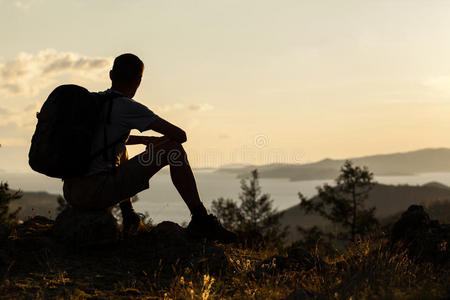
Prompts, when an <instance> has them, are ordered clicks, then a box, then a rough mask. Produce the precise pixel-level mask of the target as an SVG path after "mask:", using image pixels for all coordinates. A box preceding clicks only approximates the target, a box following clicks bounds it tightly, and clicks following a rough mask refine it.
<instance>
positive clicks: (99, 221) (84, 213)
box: [53, 207, 120, 248]
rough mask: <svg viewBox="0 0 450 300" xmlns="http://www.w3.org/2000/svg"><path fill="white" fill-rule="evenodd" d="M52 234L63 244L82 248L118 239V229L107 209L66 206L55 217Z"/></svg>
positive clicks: (105, 243) (106, 243) (113, 241)
mask: <svg viewBox="0 0 450 300" xmlns="http://www.w3.org/2000/svg"><path fill="white" fill-rule="evenodd" d="M53 236H54V237H55V238H56V239H57V240H58V241H60V242H62V243H63V244H66V245H69V246H73V247H76V248H80V247H81V248H84V247H91V246H102V245H108V244H111V243H115V242H117V241H118V240H119V237H120V230H119V227H118V224H117V220H116V218H114V216H113V215H112V213H111V212H110V211H109V210H79V209H75V208H72V207H68V208H66V209H65V210H64V211H62V212H61V213H60V214H59V215H58V217H57V218H56V220H55V224H54V225H53Z"/></svg>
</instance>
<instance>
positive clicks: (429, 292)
mask: <svg viewBox="0 0 450 300" xmlns="http://www.w3.org/2000/svg"><path fill="white" fill-rule="evenodd" d="M221 247H224V248H225V254H226V256H227V258H228V260H229V263H228V264H227V265H226V266H225V265H224V267H223V269H222V270H220V271H219V272H217V271H215V272H209V271H208V266H207V265H206V267H205V266H203V267H201V268H199V267H197V266H195V265H192V266H189V265H188V266H186V265H183V264H181V263H179V262H177V261H172V262H171V263H167V262H163V261H162V260H157V259H155V258H154V257H153V258H149V257H140V256H139V254H138V253H136V252H134V255H128V254H129V253H128V252H127V253H128V254H127V255H124V252H123V251H122V250H119V251H109V252H108V251H105V250H104V249H103V250H96V251H90V252H89V253H78V254H67V253H66V254H64V255H62V254H57V255H55V253H54V252H48V251H33V252H28V253H21V256H16V257H14V259H13V260H12V261H11V262H10V263H9V267H8V270H7V272H6V273H5V274H4V276H3V278H2V282H1V286H0V298H1V299H13V298H16V299H24V298H26V299H108V298H110V299H112V298H114V299H130V298H142V299H282V298H285V297H287V296H288V295H289V294H291V293H292V292H293V291H295V290H298V289H304V290H306V291H308V292H309V293H310V294H311V295H313V297H314V295H316V296H317V295H321V296H322V299H439V298H440V297H444V295H447V296H448V295H450V272H449V270H447V269H445V268H444V267H442V268H437V267H435V266H433V265H431V264H427V263H421V264H419V263H414V262H413V261H412V260H410V259H409V258H408V256H407V255H406V253H404V252H395V253H392V252H390V251H389V250H388V249H387V247H386V246H385V244H384V242H383V241H382V240H378V241H374V240H368V241H363V242H358V243H354V244H352V245H350V246H349V247H348V249H346V250H345V251H343V252H341V253H339V254H338V255H336V256H334V257H332V258H331V257H328V258H327V257H325V258H324V257H322V259H324V260H325V261H326V262H327V264H325V265H317V266H315V267H313V268H311V269H309V270H294V271H283V270H279V272H277V271H276V270H277V268H276V267H274V270H275V271H274V272H270V273H266V274H260V275H259V276H258V275H257V274H256V273H255V270H256V269H257V267H258V265H259V264H260V262H261V261H262V260H264V259H266V258H270V257H272V256H273V255H274V254H280V255H283V254H284V253H283V251H281V252H279V251H277V250H268V249H263V250H258V251H256V250H248V249H247V250H245V249H239V248H235V247H230V246H221ZM314 255H315V254H314ZM273 264H274V265H276V261H274V262H273ZM443 299H444V298H443Z"/></svg>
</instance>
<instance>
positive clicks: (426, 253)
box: [390, 205, 450, 265]
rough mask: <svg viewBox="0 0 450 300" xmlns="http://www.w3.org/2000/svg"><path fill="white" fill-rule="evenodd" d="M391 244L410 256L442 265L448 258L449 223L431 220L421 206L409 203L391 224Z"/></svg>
mask: <svg viewBox="0 0 450 300" xmlns="http://www.w3.org/2000/svg"><path fill="white" fill-rule="evenodd" d="M390 239H391V244H392V245H393V246H397V247H401V248H405V249H406V250H407V251H408V254H409V256H410V257H412V258H416V259H419V260H424V261H429V262H433V263H436V264H439V265H443V264H446V263H448V262H449V258H450V247H449V245H450V225H449V224H440V223H439V222H438V221H436V220H431V219H430V216H429V215H428V214H427V213H426V212H425V210H424V209H423V207H422V206H419V205H411V206H410V207H409V208H408V210H407V211H406V212H404V213H403V214H402V215H401V217H400V219H399V220H398V221H397V222H396V223H395V224H394V225H393V227H392V231H391V237H390Z"/></svg>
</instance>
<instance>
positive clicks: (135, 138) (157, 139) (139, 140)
mask: <svg viewBox="0 0 450 300" xmlns="http://www.w3.org/2000/svg"><path fill="white" fill-rule="evenodd" d="M168 140H169V138H168V137H166V136H142V135H130V136H129V137H128V140H127V142H126V145H140V144H142V145H146V146H148V145H149V144H154V145H158V144H160V143H164V142H166V141H168Z"/></svg>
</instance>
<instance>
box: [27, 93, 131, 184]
mask: <svg viewBox="0 0 450 300" xmlns="http://www.w3.org/2000/svg"><path fill="white" fill-rule="evenodd" d="M118 96H120V95H119V94H115V93H110V94H105V95H101V94H99V93H91V92H89V91H88V90H87V89H85V88H83V87H81V86H77V85H72V84H69V85H61V86H59V87H57V88H56V89H54V90H53V92H51V94H50V95H49V96H48V98H47V100H46V101H45V102H44V104H43V105H42V108H41V110H40V112H38V113H37V114H36V117H37V119H38V123H37V125H36V130H35V132H34V134H33V137H32V139H31V147H30V152H29V154H28V158H29V161H28V162H29V165H30V167H31V168H32V169H33V170H34V171H37V172H39V173H42V174H45V175H47V176H50V177H56V178H61V179H66V178H73V177H81V176H83V175H84V174H86V173H87V172H88V170H89V165H90V163H91V161H92V159H93V158H95V157H96V156H98V155H100V154H102V153H103V154H104V155H105V157H106V151H107V149H108V148H110V147H112V146H114V145H115V144H117V143H118V142H120V141H121V140H122V137H121V139H119V140H117V141H114V142H113V143H111V144H108V141H107V139H106V124H107V123H108V122H110V114H111V109H112V103H113V101H112V99H114V98H116V97H118ZM105 104H109V108H108V110H107V113H106V116H105V114H103V113H102V111H103V110H102V108H103V105H105ZM102 123H103V124H105V137H104V138H105V140H104V148H103V149H101V150H99V151H97V152H96V153H92V141H93V138H94V134H95V132H96V129H98V128H99V126H100V125H101V124H102Z"/></svg>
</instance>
